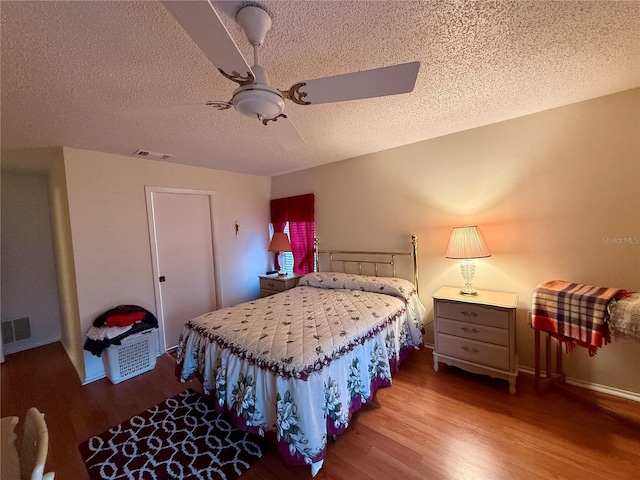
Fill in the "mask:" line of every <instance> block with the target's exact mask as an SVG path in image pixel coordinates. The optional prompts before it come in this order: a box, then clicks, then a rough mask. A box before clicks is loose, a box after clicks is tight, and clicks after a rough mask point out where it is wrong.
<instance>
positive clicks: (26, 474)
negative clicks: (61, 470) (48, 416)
mask: <svg viewBox="0 0 640 480" xmlns="http://www.w3.org/2000/svg"><path fill="white" fill-rule="evenodd" d="M48 451H49V432H48V430H47V424H46V423H45V421H44V414H42V413H40V412H39V411H38V409H37V408H35V407H31V408H30V409H29V410H27V415H26V417H25V421H24V433H23V436H22V444H21V446H20V453H19V456H20V479H21V480H53V479H54V476H55V474H54V473H52V472H51V473H47V474H45V473H44V466H45V463H46V461H47V453H48Z"/></svg>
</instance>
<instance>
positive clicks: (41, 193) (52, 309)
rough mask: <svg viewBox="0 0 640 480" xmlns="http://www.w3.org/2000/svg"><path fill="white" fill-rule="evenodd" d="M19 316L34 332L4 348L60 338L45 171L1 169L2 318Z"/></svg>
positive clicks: (11, 350)
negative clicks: (28, 323) (4, 170)
mask: <svg viewBox="0 0 640 480" xmlns="http://www.w3.org/2000/svg"><path fill="white" fill-rule="evenodd" d="M21 317H28V318H29V320H30V328H31V337H30V338H28V339H25V340H20V341H16V342H13V343H9V344H7V345H6V346H5V348H4V353H5V354H11V353H15V352H19V351H22V350H26V349H28V348H34V347H38V346H40V345H45V344H48V343H52V342H56V341H59V340H60V338H61V329H60V308H59V303H58V293H57V285H56V270H55V263H54V257H53V246H52V237H51V227H50V215H49V202H48V186H47V177H46V175H44V174H34V173H12V172H3V174H2V321H3V322H4V321H7V320H15V319H17V318H21Z"/></svg>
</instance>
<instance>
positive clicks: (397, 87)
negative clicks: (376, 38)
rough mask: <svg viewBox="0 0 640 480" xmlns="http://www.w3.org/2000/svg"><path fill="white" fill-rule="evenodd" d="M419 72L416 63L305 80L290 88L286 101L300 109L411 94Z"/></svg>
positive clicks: (418, 64) (418, 65)
mask: <svg viewBox="0 0 640 480" xmlns="http://www.w3.org/2000/svg"><path fill="white" fill-rule="evenodd" d="M419 69H420V62H411V63H403V64H401V65H393V66H390V67H381V68H374V69H373V70H364V71H362V72H355V73H346V74H344V75H336V76H334V77H324V78H316V79H315V80H305V81H303V82H298V83H296V84H295V85H293V86H292V87H291V88H290V89H289V91H288V92H287V97H288V98H289V99H290V100H292V101H293V102H295V103H297V104H300V105H309V104H311V105H315V104H317V103H331V102H344V101H346V100H359V99H361V98H372V97H384V96H385V95H396V94H398V93H408V92H410V91H412V90H413V87H414V85H415V83H416V78H417V76H418V70H419Z"/></svg>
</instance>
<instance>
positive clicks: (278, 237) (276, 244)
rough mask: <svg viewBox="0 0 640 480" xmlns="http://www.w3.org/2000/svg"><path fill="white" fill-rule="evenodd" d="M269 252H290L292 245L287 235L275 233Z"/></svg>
mask: <svg viewBox="0 0 640 480" xmlns="http://www.w3.org/2000/svg"><path fill="white" fill-rule="evenodd" d="M267 250H268V251H269V252H290V251H291V243H289V237H287V234H286V233H284V232H275V233H274V234H273V237H272V238H271V243H270V244H269V248H268V249H267Z"/></svg>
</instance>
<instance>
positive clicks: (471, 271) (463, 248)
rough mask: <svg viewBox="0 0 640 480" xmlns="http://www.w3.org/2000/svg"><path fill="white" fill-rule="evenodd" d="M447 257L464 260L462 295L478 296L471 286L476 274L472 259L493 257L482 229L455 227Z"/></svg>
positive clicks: (450, 238) (461, 268)
mask: <svg viewBox="0 0 640 480" xmlns="http://www.w3.org/2000/svg"><path fill="white" fill-rule="evenodd" d="M445 256H446V257H447V258H458V259H462V264H461V265H460V272H461V273H462V278H464V288H463V289H462V290H460V293H461V294H462V295H477V294H478V292H477V291H476V289H475V288H473V285H472V284H471V282H472V280H473V277H474V276H475V273H476V267H475V264H474V263H473V260H472V259H473V258H484V257H490V256H491V252H489V248H488V247H487V244H486V243H485V241H484V238H482V234H481V233H480V229H479V228H478V227H477V226H469V227H454V228H453V230H452V231H451V236H450V237H449V246H448V247H447V253H446V255H445Z"/></svg>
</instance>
